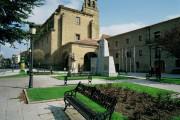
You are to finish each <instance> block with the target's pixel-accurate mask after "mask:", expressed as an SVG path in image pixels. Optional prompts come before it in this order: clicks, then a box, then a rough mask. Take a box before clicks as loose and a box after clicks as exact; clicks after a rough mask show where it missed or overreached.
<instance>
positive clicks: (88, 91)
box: [75, 83, 117, 112]
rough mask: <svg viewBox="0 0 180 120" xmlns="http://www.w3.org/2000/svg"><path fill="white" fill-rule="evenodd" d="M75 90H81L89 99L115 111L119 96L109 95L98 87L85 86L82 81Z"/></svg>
mask: <svg viewBox="0 0 180 120" xmlns="http://www.w3.org/2000/svg"><path fill="white" fill-rule="evenodd" d="M75 90H76V92H79V93H81V94H83V95H85V96H87V97H88V98H89V99H91V100H93V101H95V102H96V103H98V104H100V105H101V106H103V107H104V108H106V109H107V110H108V111H111V112H112V111H114V107H115V105H116V103H117V97H111V96H108V95H106V94H104V93H102V92H101V91H100V90H98V89H96V87H91V86H85V85H83V84H81V83H79V84H78V85H77V87H76V88H75Z"/></svg>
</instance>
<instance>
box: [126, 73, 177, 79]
mask: <svg viewBox="0 0 180 120" xmlns="http://www.w3.org/2000/svg"><path fill="white" fill-rule="evenodd" d="M146 74H147V73H127V75H126V74H125V76H129V77H134V78H139V79H146ZM161 75H162V77H167V78H180V74H167V73H162V74H161Z"/></svg>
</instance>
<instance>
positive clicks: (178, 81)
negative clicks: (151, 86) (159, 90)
mask: <svg viewBox="0 0 180 120" xmlns="http://www.w3.org/2000/svg"><path fill="white" fill-rule="evenodd" d="M160 82H162V83H170V84H177V85H180V78H162V79H161V80H160Z"/></svg>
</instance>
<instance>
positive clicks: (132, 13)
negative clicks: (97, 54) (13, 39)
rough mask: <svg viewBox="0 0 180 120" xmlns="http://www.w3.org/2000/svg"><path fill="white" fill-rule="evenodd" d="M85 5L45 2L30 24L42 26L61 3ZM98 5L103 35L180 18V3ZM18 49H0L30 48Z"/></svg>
mask: <svg viewBox="0 0 180 120" xmlns="http://www.w3.org/2000/svg"><path fill="white" fill-rule="evenodd" d="M82 3H83V0H46V2H45V5H44V6H41V7H39V8H35V9H34V14H33V15H31V17H30V18H29V21H33V22H35V23H38V24H40V23H43V22H44V21H45V20H46V19H47V18H48V17H49V16H50V15H51V14H52V13H53V12H54V10H55V9H56V8H57V7H58V5H59V4H63V5H65V6H67V7H71V8H74V9H79V10H80V9H81V6H82ZM98 6H99V10H100V29H101V34H102V33H105V34H109V35H116V34H120V33H124V32H127V31H131V30H134V29H138V28H141V27H144V26H147V25H151V24H155V23H158V22H161V21H165V20H168V19H172V18H175V17H180V0H98ZM16 45H17V44H16ZM17 48H19V49H10V48H9V47H8V45H7V46H6V47H5V46H1V48H0V52H1V53H3V55H4V56H5V57H11V56H12V54H13V53H16V54H17V53H19V52H20V51H21V52H22V51H23V50H26V49H27V46H23V45H17Z"/></svg>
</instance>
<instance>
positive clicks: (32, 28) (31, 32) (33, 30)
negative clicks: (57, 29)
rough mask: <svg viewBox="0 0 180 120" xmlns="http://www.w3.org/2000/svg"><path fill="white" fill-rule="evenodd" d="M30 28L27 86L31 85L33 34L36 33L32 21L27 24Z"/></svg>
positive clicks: (30, 86)
mask: <svg viewBox="0 0 180 120" xmlns="http://www.w3.org/2000/svg"><path fill="white" fill-rule="evenodd" d="M29 30H30V50H29V56H30V60H29V88H32V87H33V52H32V50H33V35H35V34H36V28H35V25H34V24H33V23H32V24H30V25H29Z"/></svg>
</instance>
